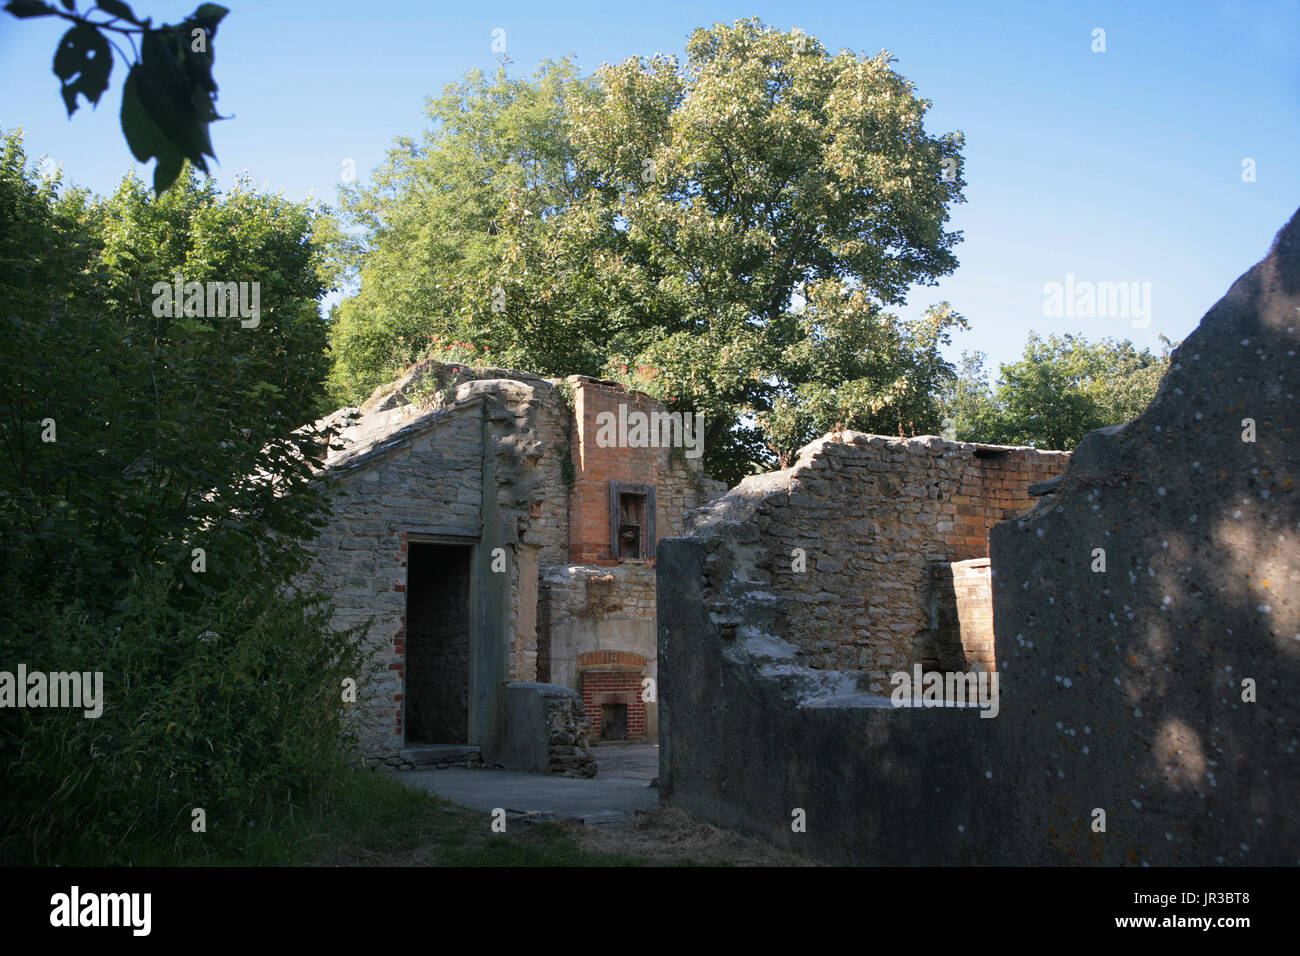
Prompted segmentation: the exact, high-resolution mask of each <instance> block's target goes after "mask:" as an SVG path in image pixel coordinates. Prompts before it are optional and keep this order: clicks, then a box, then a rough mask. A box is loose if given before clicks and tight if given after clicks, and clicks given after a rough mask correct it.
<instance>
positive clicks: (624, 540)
mask: <svg viewBox="0 0 1300 956" xmlns="http://www.w3.org/2000/svg"><path fill="white" fill-rule="evenodd" d="M644 528H645V495H626V494H625V495H619V496H618V557H620V558H639V557H641V556H642V555H641V540H642V538H643V537H644V530H643V529H644Z"/></svg>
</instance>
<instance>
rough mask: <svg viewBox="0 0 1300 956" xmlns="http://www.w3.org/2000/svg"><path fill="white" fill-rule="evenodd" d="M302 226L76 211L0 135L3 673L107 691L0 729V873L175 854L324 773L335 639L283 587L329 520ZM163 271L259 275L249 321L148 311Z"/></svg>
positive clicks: (218, 204)
mask: <svg viewBox="0 0 1300 956" xmlns="http://www.w3.org/2000/svg"><path fill="white" fill-rule="evenodd" d="M320 218H321V214H320V213H319V212H318V211H316V210H313V209H311V208H309V207H307V206H304V205H301V204H295V203H290V202H287V201H285V200H284V199H283V198H280V197H276V196H268V195H264V194H260V193H256V192H253V191H251V190H250V189H249V188H248V187H247V185H246V184H241V185H239V186H237V187H236V188H235V190H234V191H232V192H231V193H229V194H227V195H222V194H219V193H218V192H217V190H216V189H215V187H214V186H213V185H212V183H211V181H210V180H208V181H202V182H201V181H200V180H199V179H198V178H197V177H196V176H195V175H194V174H193V173H192V172H185V173H183V174H182V176H181V177H180V178H179V179H178V181H177V183H176V184H175V186H174V187H173V188H172V189H169V190H168V191H167V192H166V193H164V194H163V195H162V196H161V197H158V198H155V197H154V195H153V194H152V193H151V192H150V191H149V190H147V189H146V188H145V187H144V186H143V185H142V184H141V183H140V182H139V181H138V180H136V179H135V178H134V177H128V178H127V179H126V180H125V181H124V182H123V183H122V186H121V187H120V188H119V190H118V191H117V193H116V194H115V195H113V196H112V197H110V198H108V199H105V200H98V199H95V198H93V197H91V196H89V195H87V194H86V193H84V192H82V191H78V190H61V189H60V188H59V184H58V182H57V181H55V180H51V179H39V178H38V177H37V176H36V175H35V174H34V173H32V172H31V171H30V170H29V169H28V168H27V165H26V159H25V156H24V154H23V151H22V146H21V142H20V140H19V138H18V136H17V135H16V134H12V133H11V134H8V135H6V136H4V139H3V151H2V152H0V302H3V303H4V305H3V307H0V308H2V309H3V311H2V312H0V321H3V323H4V325H5V329H6V332H5V334H4V335H3V336H0V450H2V451H3V455H2V456H0V540H3V541H4V548H3V550H0V660H4V661H6V662H24V663H26V664H27V666H28V667H29V668H30V669H32V670H44V671H88V672H95V671H99V672H102V673H103V675H104V688H105V697H106V698H107V700H106V701H105V706H104V712H103V715H102V716H101V717H99V718H98V719H92V720H88V719H84V718H83V717H82V715H81V713H80V712H75V711H66V710H15V709H12V708H5V709H4V710H3V711H0V801H2V802H3V806H2V807H0V818H3V820H4V829H3V832H2V833H0V844H3V845H2V846H0V856H4V857H5V858H8V859H27V860H45V861H55V860H60V859H62V860H69V859H71V860H79V861H80V862H83V863H84V862H91V861H108V860H117V861H119V862H125V861H130V859H131V856H130V853H131V847H132V846H138V845H139V844H138V841H145V842H148V841H154V842H158V843H164V844H165V843H169V842H170V843H173V844H174V843H176V842H178V841H180V840H183V839H185V838H186V837H188V836H189V835H190V830H189V826H188V821H189V815H188V809H187V808H191V807H195V806H200V807H204V808H205V809H206V810H207V812H208V814H209V816H210V818H218V819H222V820H224V826H225V827H227V828H229V827H231V826H232V825H233V826H236V827H237V826H238V825H239V824H238V823H237V821H239V820H243V819H244V818H246V817H248V816H249V815H250V814H260V812H261V810H263V809H265V806H266V804H267V802H268V801H273V802H274V801H283V800H285V799H288V798H289V797H290V796H291V795H293V794H296V793H298V792H300V791H301V789H302V788H304V787H306V786H308V785H310V784H311V783H312V782H313V781H318V780H320V779H322V777H323V775H324V774H326V773H327V772H329V770H330V769H331V768H334V767H337V765H338V760H339V758H340V753H341V751H340V748H339V747H338V730H339V722H338V721H339V696H338V694H339V686H340V683H339V681H340V679H341V676H343V675H346V676H354V677H360V674H359V672H358V668H359V666H360V665H359V659H358V657H357V651H356V646H355V642H354V637H355V635H353V634H348V633H343V634H336V633H334V632H333V631H331V630H330V628H329V625H328V622H329V616H330V614H329V607H328V604H327V603H326V602H325V601H324V600H323V599H322V598H321V597H319V596H317V595H314V594H311V593H309V592H306V591H299V590H297V589H296V588H295V587H294V584H295V582H296V581H298V580H299V579H298V575H300V574H301V573H302V572H303V571H304V569H305V568H306V567H307V553H306V550H305V548H304V547H303V543H304V542H305V541H307V540H309V539H310V538H311V537H313V536H314V535H315V534H316V533H318V528H319V527H320V525H321V524H322V523H323V520H324V516H323V514H322V510H321V506H322V501H321V488H320V486H319V484H318V483H315V482H313V481H311V480H310V478H311V476H310V466H311V465H312V463H313V462H318V461H319V460H320V459H321V456H322V454H323V451H324V442H325V441H326V440H327V436H324V435H321V434H317V433H315V432H314V431H312V430H311V429H309V428H308V429H302V428H300V427H299V426H300V425H301V423H302V422H304V421H310V420H311V419H312V418H313V416H314V414H315V412H316V410H317V408H318V407H319V404H320V401H321V396H322V391H323V379H324V376H325V372H326V358H325V338H326V329H325V323H324V321H323V320H322V318H321V317H320V315H319V312H318V309H317V307H316V299H317V297H318V296H320V295H321V294H322V293H323V292H324V291H325V289H326V287H327V286H328V284H329V283H330V281H332V280H331V278H330V276H331V269H332V266H331V264H330V262H329V261H328V260H327V258H326V257H325V256H324V255H323V253H322V252H321V250H320V249H319V248H318V247H317V244H316V242H315V241H314V240H313V234H314V229H315V226H316V224H317V222H318V221H320ZM178 275H179V276H180V277H181V279H182V281H183V282H185V283H190V282H200V283H206V282H209V281H221V282H247V283H250V289H251V283H253V282H257V283H258V284H259V288H260V302H261V314H260V323H259V324H258V325H257V326H256V328H253V327H247V326H246V325H245V324H244V322H243V321H241V318H240V317H239V316H225V317H222V316H217V315H212V314H211V313H210V312H208V311H207V306H208V303H209V302H211V301H212V300H210V299H206V297H204V296H199V297H198V298H196V299H193V300H189V299H187V300H186V301H185V303H184V306H185V307H183V308H182V311H181V313H180V314H178V313H177V312H176V311H175V310H172V314H171V315H167V314H165V313H166V311H167V310H166V309H164V308H162V307H161V305H160V301H159V289H160V288H163V289H166V288H170V287H171V286H172V284H173V282H174V281H175V278H176V276H178ZM191 303H192V305H193V306H194V307H193V308H190V307H189V306H190V305H191ZM185 313H189V314H185ZM194 313H201V314H194ZM195 549H201V551H202V552H203V553H202V554H201V555H198V554H196V553H195ZM225 832H227V833H229V832H230V830H229V829H227V830H226V831H225ZM128 836H129V837H131V840H129V841H127V842H126V843H123V840H124V839H126V838H127V837H128ZM59 854H64V855H63V856H60V855H59ZM77 854H82V855H80V856H78V855H77Z"/></svg>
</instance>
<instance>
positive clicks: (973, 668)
mask: <svg viewBox="0 0 1300 956" xmlns="http://www.w3.org/2000/svg"><path fill="white" fill-rule="evenodd" d="M1298 330H1300V213H1298V214H1297V215H1296V217H1294V218H1293V219H1292V221H1291V222H1290V224H1289V225H1287V226H1286V228H1284V229H1283V230H1282V232H1281V233H1279V234H1278V237H1277V240H1276V241H1275V243H1274V245H1273V248H1272V251H1271V252H1270V254H1269V256H1268V257H1267V258H1266V259H1265V260H1263V261H1262V262H1261V263H1259V264H1258V265H1257V266H1255V267H1254V268H1253V269H1251V270H1250V271H1249V272H1248V273H1246V274H1245V275H1243V276H1242V277H1241V278H1240V279H1238V280H1237V282H1236V283H1235V284H1234V285H1233V286H1232V288H1231V289H1230V290H1229V291H1228V292H1227V294H1226V295H1225V296H1224V297H1223V299H1221V300H1220V301H1219V302H1218V304H1216V305H1215V306H1214V307H1213V308H1212V309H1211V310H1210V311H1209V312H1208V313H1207V314H1206V315H1205V317H1204V318H1203V319H1202V320H1201V323H1200V325H1199V327H1198V328H1197V329H1196V330H1195V331H1194V332H1193V333H1192V334H1191V335H1190V336H1188V338H1187V339H1186V340H1185V341H1184V342H1183V343H1182V344H1181V345H1180V346H1179V347H1178V348H1177V349H1176V350H1175V351H1174V352H1173V354H1172V356H1171V364H1170V368H1169V370H1168V372H1167V373H1166V375H1165V377H1164V379H1163V380H1162V381H1161V383H1160V387H1159V390H1158V392H1157V394H1156V396H1155V398H1154V399H1153V401H1152V403H1151V404H1150V406H1149V407H1148V408H1147V409H1146V410H1145V411H1144V412H1143V413H1142V414H1141V415H1140V416H1139V417H1138V418H1137V419H1136V420H1134V421H1132V422H1129V423H1127V424H1125V425H1118V426H1114V427H1111V428H1106V429H1102V430H1100V431H1097V432H1093V433H1091V434H1089V435H1088V436H1087V437H1086V438H1085V439H1084V440H1083V441H1082V442H1081V443H1080V445H1079V446H1078V448H1077V449H1076V450H1075V451H1074V453H1073V454H1072V455H1070V456H1069V458H1068V461H1067V460H1066V457H1065V456H1063V455H1052V454H1051V453H1047V454H1042V453H1032V452H1024V451H1021V450H1010V449H1003V450H999V449H991V448H981V447H979V446H969V445H955V444H951V443H945V442H943V441H940V440H939V439H924V440H912V441H903V440H892V439H884V438H880V437H877V436H866V435H856V434H846V435H845V436H844V441H830V440H827V439H823V440H821V441H818V442H815V443H814V444H812V445H810V446H808V447H807V448H805V449H803V451H802V452H801V454H800V456H799V460H798V461H797V462H796V464H795V466H794V467H793V468H790V469H787V470H785V471H782V472H777V473H774V474H771V475H766V476H763V477H761V478H755V479H748V480H747V481H745V482H742V483H741V484H740V485H739V486H738V487H737V488H735V489H732V491H731V492H729V493H728V494H727V495H726V496H725V497H722V498H721V499H718V500H717V501H715V502H713V503H711V504H710V505H708V506H707V507H706V508H705V509H703V510H702V511H701V512H699V513H698V514H695V515H692V516H689V517H688V527H689V528H690V533H689V534H688V535H686V536H683V537H679V538H674V539H670V540H665V541H661V542H660V546H659V579H658V585H659V609H658V610H659V613H658V622H659V672H660V689H661V694H660V707H661V711H660V727H661V731H660V782H661V788H662V789H661V800H662V801H663V802H664V803H666V804H670V805H676V806H681V807H684V808H686V809H688V810H691V811H693V812H694V813H696V814H697V815H699V816H701V817H703V818H704V819H706V820H709V821H711V822H713V823H717V824H719V825H722V826H726V827H730V828H733V829H737V830H741V831H745V832H750V833H756V834H758V835H761V836H763V837H765V838H766V839H768V840H770V841H772V842H774V843H776V844H778V845H780V846H782V847H786V848H789V849H792V850H796V851H799V852H803V853H806V854H808V855H811V856H815V857H820V858H823V859H826V860H830V861H834V862H841V863H857V864H887V865H971V864H1001V865H1008V864H1010V865H1024V864H1030V865H1049V864H1058V865H1059V864H1100V865H1141V864H1151V865H1160V864H1175V865H1177V864H1195V865H1215V864H1229V865H1243V864H1247V865H1248V864H1261V865H1287V866H1291V865H1297V864H1300V760H1298V759H1297V748H1298V747H1300V742H1298V741H1297V738H1298V737H1300V728H1298V727H1297V724H1300V706H1298V705H1297V698H1296V696H1295V689H1296V687H1297V686H1300V534H1298V532H1300V496H1297V493H1296V459H1297V455H1298V454H1300V414H1298V413H1297V408H1298V407H1300V406H1298V405H1297V401H1296V391H1297V387H1298V386H1300V360H1297V357H1296V356H1297V351H1298V350H1300V332H1298ZM1062 469H1063V471H1062V473H1061V475H1060V477H1059V479H1050V480H1046V481H1044V480H1034V482H1033V483H1034V485H1035V487H1034V489H1033V490H1034V491H1035V492H1038V493H1039V494H1038V496H1037V497H1036V499H1035V500H1036V503H1034V506H1033V509H1032V510H1031V511H1029V512H1027V513H1022V514H1018V515H1017V514H1015V512H1016V511H1017V509H1020V508H1022V507H1027V506H1028V505H1030V504H1031V503H1033V502H1031V500H1030V499H1029V498H1028V497H1027V496H1026V494H1025V493H1026V492H1027V491H1028V490H1029V487H1028V484H1029V482H1030V480H1032V479H1035V476H1036V475H1037V474H1040V473H1041V474H1043V475H1044V477H1045V476H1046V475H1047V474H1050V473H1052V472H1055V471H1058V470H1062ZM1003 518H1010V520H1002V519H1003ZM990 529H991V531H990ZM990 539H991V544H990V548H989V551H987V552H985V551H984V547H985V542H986V541H990ZM970 549H978V552H975V553H973V552H972V551H971V550H970ZM986 584H991V590H992V601H991V607H990V603H989V601H988V599H987V595H988V589H987V587H986V586H985V585H986ZM990 610H991V623H992V629H991V630H989V628H988V624H989V623H990V617H988V616H987V615H988V614H989V612H990ZM967 622H969V623H970V624H971V625H972V627H971V628H970V629H968V628H967V627H966V626H964V625H965V623H967ZM918 665H921V666H923V667H924V668H925V669H931V668H933V669H934V670H935V673H936V675H938V676H940V677H942V678H943V686H944V688H945V691H947V690H949V689H953V688H960V687H962V686H963V685H964V686H965V687H970V686H971V683H972V682H973V681H971V680H970V678H975V677H983V678H987V684H988V685H990V686H993V687H995V688H996V691H997V695H996V697H995V698H993V699H992V700H991V701H990V702H991V703H996V705H997V706H996V707H983V706H976V707H971V706H965V705H966V704H968V703H969V698H967V699H965V700H961V701H958V700H957V699H956V698H955V697H954V698H947V697H943V698H937V699H936V700H934V701H932V702H927V701H924V700H922V701H921V702H920V703H921V705H920V706H917V700H916V698H915V697H913V698H912V699H911V700H910V701H909V700H908V699H907V698H906V697H903V698H896V697H895V696H894V694H893V693H891V685H892V684H893V683H894V681H895V679H896V678H898V677H900V676H901V677H903V678H905V677H906V673H907V671H908V669H911V668H916V667H917V666H918ZM989 667H996V671H995V672H993V673H989V672H988V670H987V669H988V668H989ZM962 672H966V673H965V674H963V673H962ZM994 675H996V683H994V681H993V677H994ZM974 683H977V682H974ZM904 684H905V681H902V682H900V684H899V686H903V685H904ZM896 689H897V688H895V690H896ZM928 703H933V704H934V706H927V704H928ZM986 718H991V719H986ZM792 819H793V820H794V821H795V822H798V823H799V826H797V827H796V826H793V825H792Z"/></svg>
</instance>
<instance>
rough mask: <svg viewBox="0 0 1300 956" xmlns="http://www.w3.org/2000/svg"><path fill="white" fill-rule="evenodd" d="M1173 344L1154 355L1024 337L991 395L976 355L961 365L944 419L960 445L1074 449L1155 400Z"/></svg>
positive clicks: (1062, 338)
mask: <svg viewBox="0 0 1300 956" xmlns="http://www.w3.org/2000/svg"><path fill="white" fill-rule="evenodd" d="M1172 347H1173V343H1171V342H1169V341H1168V340H1165V347H1164V350H1163V351H1162V352H1161V354H1159V355H1156V354H1154V353H1153V352H1151V351H1150V350H1149V349H1137V348H1136V347H1134V345H1133V343H1132V342H1130V341H1128V340H1127V339H1126V340H1124V341H1121V342H1116V341H1114V340H1112V339H1102V340H1100V341H1098V342H1089V341H1088V340H1087V339H1085V338H1084V337H1083V336H1076V335H1073V334H1070V333H1066V334H1065V335H1049V336H1048V337H1047V339H1043V338H1042V337H1041V336H1039V335H1037V334H1031V335H1030V336H1029V340H1028V342H1027V343H1026V345H1025V352H1024V355H1023V356H1022V357H1021V358H1020V359H1019V360H1018V361H1015V362H1009V363H1006V364H1004V365H1002V367H1001V376H1000V378H999V380H998V382H997V383H996V385H995V386H993V387H990V385H989V383H988V375H987V373H986V372H985V371H984V364H983V363H984V356H983V355H982V354H981V353H976V354H974V355H970V354H966V355H963V357H962V367H961V374H960V375H959V377H958V380H957V381H956V383H954V385H953V386H952V387H951V389H950V390H949V392H948V395H947V399H946V411H947V414H948V418H949V420H950V422H951V428H952V434H953V436H954V437H955V438H957V439H958V440H960V441H980V442H991V443H994V444H1010V445H1033V446H1035V447H1037V448H1057V449H1062V450H1067V451H1068V450H1069V449H1072V448H1074V446H1075V445H1077V444H1078V443H1079V442H1080V440H1082V438H1083V436H1084V435H1086V434H1088V432H1090V431H1094V430H1095V429H1098V428H1104V427H1106V426H1107V425H1118V424H1121V423H1123V422H1127V421H1130V420H1132V419H1134V418H1136V417H1137V416H1138V415H1139V414H1141V412H1142V410H1143V409H1145V408H1146V406H1147V405H1148V404H1149V403H1150V401H1151V399H1152V398H1153V397H1154V396H1155V393H1156V388H1157V387H1158V386H1159V384H1160V379H1161V377H1162V376H1163V375H1164V373H1165V370H1166V369H1167V368H1168V366H1169V352H1170V349H1171V348H1172Z"/></svg>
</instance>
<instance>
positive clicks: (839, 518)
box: [687, 432, 1069, 693]
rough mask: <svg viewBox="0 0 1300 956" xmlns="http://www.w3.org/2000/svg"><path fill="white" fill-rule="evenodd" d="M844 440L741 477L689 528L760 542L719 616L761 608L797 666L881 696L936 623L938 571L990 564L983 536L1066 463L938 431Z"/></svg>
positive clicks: (691, 519) (818, 444)
mask: <svg viewBox="0 0 1300 956" xmlns="http://www.w3.org/2000/svg"><path fill="white" fill-rule="evenodd" d="M842 437H843V440H842V441H836V440H832V439H831V438H829V437H828V438H824V439H820V440H818V441H815V442H813V443H812V444H810V445H808V446H807V447H805V448H803V449H802V450H801V451H800V453H799V458H798V460H797V461H796V462H795V464H794V465H793V466H792V467H791V468H788V469H786V470H784V471H777V472H772V473H771V474H767V475H761V476H756V477H753V478H747V479H745V480H744V481H742V482H741V483H740V484H739V485H738V486H737V487H736V488H734V489H732V490H731V491H730V492H728V493H727V494H726V495H725V496H724V497H722V498H720V499H718V500H717V501H715V502H713V503H712V504H710V505H709V506H708V507H706V508H704V509H701V510H699V511H697V512H694V513H693V514H691V515H690V516H688V518H687V524H688V527H692V528H695V529H699V530H703V529H707V528H708V527H709V526H710V525H711V524H713V523H715V522H719V521H723V522H735V521H745V522H750V523H752V524H753V525H754V526H755V527H756V529H757V530H758V541H759V542H760V546H759V547H756V548H754V549H753V550H752V551H750V552H746V553H745V555H744V557H745V560H746V562H747V564H748V565H749V567H748V569H747V571H746V575H745V581H746V582H748V583H747V585H746V587H745V588H744V589H742V590H741V591H740V593H736V594H731V593H728V594H726V595H725V597H721V596H720V599H719V602H718V604H719V606H718V609H717V614H718V615H719V620H721V621H724V622H725V621H728V620H731V619H732V618H735V619H736V620H737V621H739V617H738V615H739V613H740V612H739V608H740V607H741V606H742V605H743V604H746V603H748V604H752V603H754V602H755V601H763V602H766V603H767V605H768V607H767V611H768V612H769V613H771V614H772V615H774V621H773V624H772V628H771V629H770V631H771V633H774V634H780V635H781V636H782V638H783V639H784V640H787V641H789V642H790V643H791V644H792V645H793V646H794V648H795V658H794V659H795V660H796V661H797V662H798V663H800V664H803V665H806V666H809V667H814V668H826V669H851V670H860V671H863V672H865V673H866V674H867V675H868V676H869V677H870V679H871V684H870V687H871V688H872V689H873V691H874V692H876V693H881V692H883V691H885V689H886V687H887V681H888V675H889V674H890V673H892V672H894V671H896V670H899V669H901V668H906V667H907V666H909V664H910V663H911V661H912V660H913V659H914V653H915V650H916V640H917V636H918V635H919V634H920V633H921V632H922V631H925V630H927V629H929V628H930V627H931V601H930V595H931V593H932V586H933V582H932V567H933V566H934V564H935V563H938V562H949V561H954V560H960V559H963V558H971V557H981V556H984V557H986V556H987V554H988V550H987V549H988V529H989V528H990V527H991V526H992V525H993V524H994V523H996V522H997V521H1001V520H1002V519H1003V518H1004V517H1006V516H1007V515H1009V514H1016V513H1019V512H1021V511H1025V510H1027V509H1028V508H1030V507H1031V506H1032V504H1033V501H1034V499H1033V498H1031V497H1030V495H1029V493H1028V488H1029V485H1030V484H1031V483H1036V482H1039V481H1042V480H1043V479H1045V478H1050V477H1053V476H1055V475H1057V474H1059V473H1060V469H1061V468H1063V467H1064V464H1065V462H1066V460H1067V459H1068V457H1069V456H1068V455H1067V454H1066V453H1064V452H1054V451H1038V450H1036V449H1033V448H1003V447H999V446H989V445H974V444H969V443H965V442H948V441H944V440H943V439H941V438H936V437H933V436H930V437H923V438H913V439H897V438H886V437H883V436H880V435H864V434H861V433H857V432H845V433H843V436H842ZM733 602H741V603H740V604H737V605H736V607H735V609H729V606H730V605H732V604H733Z"/></svg>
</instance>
